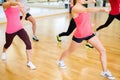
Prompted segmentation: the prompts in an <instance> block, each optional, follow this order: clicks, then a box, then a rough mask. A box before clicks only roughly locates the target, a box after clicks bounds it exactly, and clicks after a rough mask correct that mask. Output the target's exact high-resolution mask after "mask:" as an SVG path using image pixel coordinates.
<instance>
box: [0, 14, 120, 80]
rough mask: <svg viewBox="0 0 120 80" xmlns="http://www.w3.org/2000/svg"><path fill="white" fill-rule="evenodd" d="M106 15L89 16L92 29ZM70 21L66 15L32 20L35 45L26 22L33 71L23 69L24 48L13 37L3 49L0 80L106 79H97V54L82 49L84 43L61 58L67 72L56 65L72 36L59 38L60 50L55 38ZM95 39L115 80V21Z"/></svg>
mask: <svg viewBox="0 0 120 80" xmlns="http://www.w3.org/2000/svg"><path fill="white" fill-rule="evenodd" d="M107 16H108V15H107V13H94V14H92V16H91V21H92V22H93V23H94V24H95V25H94V27H93V29H94V30H95V28H96V27H98V26H99V25H101V24H103V23H104V22H105V21H106V19H107ZM70 18H71V17H70V15H69V14H60V15H54V16H47V17H39V18H36V21H37V36H38V37H39V42H35V41H33V40H32V30H31V24H30V23H29V22H27V21H26V22H25V23H24V24H23V25H24V28H25V30H27V32H28V34H29V37H30V39H31V42H32V46H33V56H32V62H33V63H34V64H35V65H36V67H37V69H36V70H30V69H29V68H28V67H27V66H26V54H25V45H24V43H23V42H22V41H21V40H20V39H19V38H18V37H17V36H16V37H15V39H14V41H13V44H12V45H11V46H10V48H9V49H8V50H7V60H6V61H5V62H3V61H2V60H0V80H108V79H106V78H103V77H101V76H100V72H101V70H102V69H101V64H100V61H99V54H98V52H97V51H96V50H95V49H89V48H86V47H85V46H84V45H85V43H86V42H85V41H83V43H81V45H80V46H79V48H78V49H77V50H76V51H75V52H74V53H73V54H71V55H70V56H68V57H67V58H66V59H65V63H66V65H67V67H68V68H67V69H60V68H59V67H58V65H57V64H56V62H57V60H58V59H59V57H60V55H61V53H62V52H63V51H64V50H65V49H67V48H68V46H69V44H70V42H71V37H72V34H71V35H70V36H69V37H62V45H61V47H60V46H58V45H57V41H56V35H57V34H59V33H60V32H63V31H66V30H67V28H68V25H69V21H70ZM5 25H6V24H0V39H1V40H0V53H2V48H3V45H4V42H5V39H4V32H5ZM98 37H99V39H100V40H101V42H102V43H103V45H104V47H105V48H106V51H107V61H108V68H109V70H110V71H111V72H112V73H113V75H114V76H115V77H116V80H120V22H119V21H118V20H116V19H115V20H114V21H113V22H112V23H111V24H110V26H109V27H108V28H105V29H103V30H101V31H100V32H99V36H98ZM0 56H1V54H0Z"/></svg>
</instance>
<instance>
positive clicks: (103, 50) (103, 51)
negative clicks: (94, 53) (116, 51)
mask: <svg viewBox="0 0 120 80" xmlns="http://www.w3.org/2000/svg"><path fill="white" fill-rule="evenodd" d="M100 54H101V56H104V55H106V50H105V49H104V48H103V49H101V50H100Z"/></svg>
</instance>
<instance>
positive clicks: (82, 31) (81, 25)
mask: <svg viewBox="0 0 120 80" xmlns="http://www.w3.org/2000/svg"><path fill="white" fill-rule="evenodd" d="M74 21H75V23H76V30H75V32H74V36H75V37H76V38H84V37H87V36H90V35H92V33H93V31H92V24H91V22H90V14H89V13H87V12H84V13H79V14H78V16H77V17H75V18H74Z"/></svg>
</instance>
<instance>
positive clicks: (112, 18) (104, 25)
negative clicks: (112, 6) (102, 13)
mask: <svg viewBox="0 0 120 80" xmlns="http://www.w3.org/2000/svg"><path fill="white" fill-rule="evenodd" d="M115 18H116V19H118V20H120V14H118V15H111V14H109V17H108V19H107V21H106V22H105V24H103V25H101V26H99V27H98V28H97V29H96V31H99V30H100V29H103V28H105V27H108V25H109V24H110V23H111V22H112V21H113V20H114V19H115Z"/></svg>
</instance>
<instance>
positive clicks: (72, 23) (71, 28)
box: [59, 18, 76, 37]
mask: <svg viewBox="0 0 120 80" xmlns="http://www.w3.org/2000/svg"><path fill="white" fill-rule="evenodd" d="M75 28H76V24H75V21H74V19H73V18H72V19H71V20H70V24H69V27H68V30H67V32H62V33H60V34H59V36H60V37H61V36H69V35H70V34H71V33H72V32H73V30H74V29H75Z"/></svg>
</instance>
